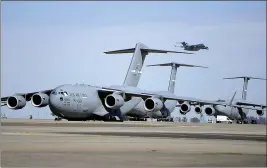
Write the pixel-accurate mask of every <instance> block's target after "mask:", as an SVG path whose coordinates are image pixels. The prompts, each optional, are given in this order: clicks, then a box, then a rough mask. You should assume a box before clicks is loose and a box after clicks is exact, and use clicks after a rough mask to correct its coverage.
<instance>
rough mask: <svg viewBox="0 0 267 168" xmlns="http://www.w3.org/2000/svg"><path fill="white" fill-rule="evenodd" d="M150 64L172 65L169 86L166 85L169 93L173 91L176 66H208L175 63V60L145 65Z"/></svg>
mask: <svg viewBox="0 0 267 168" xmlns="http://www.w3.org/2000/svg"><path fill="white" fill-rule="evenodd" d="M150 66H171V67H172V70H171V75H170V80H169V87H168V91H169V92H171V93H174V87H175V81H176V73H177V68H179V67H182V66H183V67H200V68H208V67H204V66H199V65H190V64H182V63H176V62H170V63H164V64H153V65H147V67H150Z"/></svg>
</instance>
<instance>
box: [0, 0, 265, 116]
mask: <svg viewBox="0 0 267 168" xmlns="http://www.w3.org/2000/svg"><path fill="white" fill-rule="evenodd" d="M1 9H2V10H1V97H3V96H7V95H12V94H14V93H18V92H19V93H21V92H32V91H39V90H43V89H51V88H55V87H57V86H58V85H61V84H66V83H69V84H75V83H86V84H91V85H105V86H107V85H113V84H122V83H123V80H124V78H125V75H126V71H127V69H128V66H129V64H130V60H131V57H132V54H120V55H105V54H104V53H103V52H104V51H108V50H114V49H124V48H131V47H134V46H135V44H136V43H137V42H142V43H144V44H145V45H147V46H148V47H150V48H155V49H173V50H180V51H181V50H182V48H175V47H174V44H175V42H180V41H186V42H188V43H189V44H196V43H204V44H205V45H207V46H208V47H209V49H210V50H208V51H207V50H202V51H199V52H196V54H194V55H185V54H150V55H148V57H147V59H146V60H145V65H148V64H155V63H166V62H171V61H175V62H180V63H188V64H196V65H203V66H208V67H209V69H200V68H180V69H179V70H178V72H177V82H176V88H175V93H176V95H179V96H187V97H195V98H201V99H206V100H216V99H219V98H220V99H230V98H231V97H232V95H233V93H234V92H235V91H237V95H236V97H237V98H241V94H242V85H243V81H242V79H238V80H222V78H223V77H232V76H244V75H246V76H255V77H263V78H266V15H265V14H266V2H252V1H251V2H245V1H244V2H231V1H225V2H223V1H221V2H219V1H218V2H196V1H191V2H174V1H172V2H163V1H161V2H160V1H154V2H141V1H136V2H134V1H128V2H126V1H125V2H105V1H102V2H89V1H88V2H86V1H84V2H81V1H80V2H74V1H72V2H71V1H70V2H60V1H58V2H41V1H40V2H19V1H17V2H15V1H13V2H2V6H1ZM170 69H171V68H170V67H150V68H146V67H145V66H144V67H143V74H142V77H141V80H140V82H139V85H138V87H140V88H143V89H146V90H153V91H156V90H167V88H168V80H169V75H170ZM247 99H248V101H252V102H255V103H262V104H266V81H257V80H251V81H249V86H248V95H247ZM1 111H2V112H5V114H6V115H7V116H8V117H26V118H28V116H29V115H30V114H31V115H33V117H34V118H52V117H51V116H50V110H49V108H48V107H45V108H43V109H38V108H34V107H33V106H32V105H31V104H30V103H28V104H27V106H26V107H25V108H23V109H21V110H18V111H12V110H9V109H7V108H6V107H3V108H1ZM253 113H254V111H251V112H250V115H253ZM174 115H175V116H177V115H179V114H178V112H175V113H174ZM187 116H190V117H192V116H198V115H196V114H195V113H194V112H191V113H190V114H187Z"/></svg>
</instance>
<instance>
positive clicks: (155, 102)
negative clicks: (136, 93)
mask: <svg viewBox="0 0 267 168" xmlns="http://www.w3.org/2000/svg"><path fill="white" fill-rule="evenodd" d="M144 108H145V110H146V111H148V112H151V111H158V110H161V109H162V108H163V102H162V101H161V100H160V99H158V98H148V99H146V100H145V103H144Z"/></svg>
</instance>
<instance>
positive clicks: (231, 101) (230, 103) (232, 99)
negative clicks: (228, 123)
mask: <svg viewBox="0 0 267 168" xmlns="http://www.w3.org/2000/svg"><path fill="white" fill-rule="evenodd" d="M235 95H236V91H235V93H234V95H233V97H232V98H231V100H230V102H229V105H230V106H231V105H232V104H233V101H234V98H235Z"/></svg>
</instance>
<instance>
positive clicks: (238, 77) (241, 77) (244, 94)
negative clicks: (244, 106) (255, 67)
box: [223, 76, 267, 100]
mask: <svg viewBox="0 0 267 168" xmlns="http://www.w3.org/2000/svg"><path fill="white" fill-rule="evenodd" d="M223 79H244V84H243V91H242V99H243V100H246V99H247V89H248V81H249V80H250V79H258V80H267V79H264V78H257V77H251V76H237V77H228V78H223Z"/></svg>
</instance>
